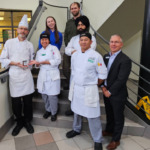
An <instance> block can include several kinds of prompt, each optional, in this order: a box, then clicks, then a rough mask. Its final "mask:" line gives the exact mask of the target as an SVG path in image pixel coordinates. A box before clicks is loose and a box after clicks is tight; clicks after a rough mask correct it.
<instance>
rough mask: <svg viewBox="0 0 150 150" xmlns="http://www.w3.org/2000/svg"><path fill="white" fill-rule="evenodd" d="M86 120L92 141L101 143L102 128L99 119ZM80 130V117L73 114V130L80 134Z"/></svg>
mask: <svg viewBox="0 0 150 150" xmlns="http://www.w3.org/2000/svg"><path fill="white" fill-rule="evenodd" d="M87 119H88V123H89V128H90V132H91V135H92V138H93V141H94V142H97V143H102V126H101V121H100V117H97V118H87ZM81 128H82V116H80V115H78V114H76V113H74V120H73V130H74V131H76V132H79V133H80V132H81Z"/></svg>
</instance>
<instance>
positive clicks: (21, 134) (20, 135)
mask: <svg viewBox="0 0 150 150" xmlns="http://www.w3.org/2000/svg"><path fill="white" fill-rule="evenodd" d="M27 135H30V134H29V133H28V132H27V130H26V129H25V128H22V129H21V131H20V133H19V134H18V135H17V136H15V138H18V137H23V136H27Z"/></svg>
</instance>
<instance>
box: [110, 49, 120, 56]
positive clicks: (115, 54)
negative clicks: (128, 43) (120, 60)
mask: <svg viewBox="0 0 150 150" xmlns="http://www.w3.org/2000/svg"><path fill="white" fill-rule="evenodd" d="M120 52H121V50H119V51H118V52H116V53H114V54H113V55H111V52H109V55H110V57H111V56H117V55H118V54H119V53H120Z"/></svg>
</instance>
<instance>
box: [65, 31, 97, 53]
mask: <svg viewBox="0 0 150 150" xmlns="http://www.w3.org/2000/svg"><path fill="white" fill-rule="evenodd" d="M79 40H80V34H79V35H76V36H74V37H72V38H71V40H70V42H69V43H68V45H67V47H66V48H65V54H66V55H68V56H71V53H72V51H74V50H77V51H81V47H80V44H79ZM91 48H92V49H93V50H95V49H96V39H95V37H94V36H92V44H91Z"/></svg>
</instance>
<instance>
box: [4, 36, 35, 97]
mask: <svg viewBox="0 0 150 150" xmlns="http://www.w3.org/2000/svg"><path fill="white" fill-rule="evenodd" d="M33 53H34V49H33V45H32V44H31V43H30V42H28V41H27V40H24V41H22V42H19V40H18V38H15V39H11V40H9V41H8V42H6V45H5V48H4V51H3V52H2V55H1V58H2V63H4V65H6V66H7V64H8V63H7V62H9V61H10V62H11V61H14V62H20V63H21V64H22V62H23V61H24V60H26V61H27V62H29V61H30V60H31V58H32V56H31V55H32V54H33ZM9 87H10V95H11V97H21V96H25V95H29V94H31V93H33V92H34V83H33V77H32V74H31V70H30V68H26V69H22V68H20V67H17V66H10V69H9Z"/></svg>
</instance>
